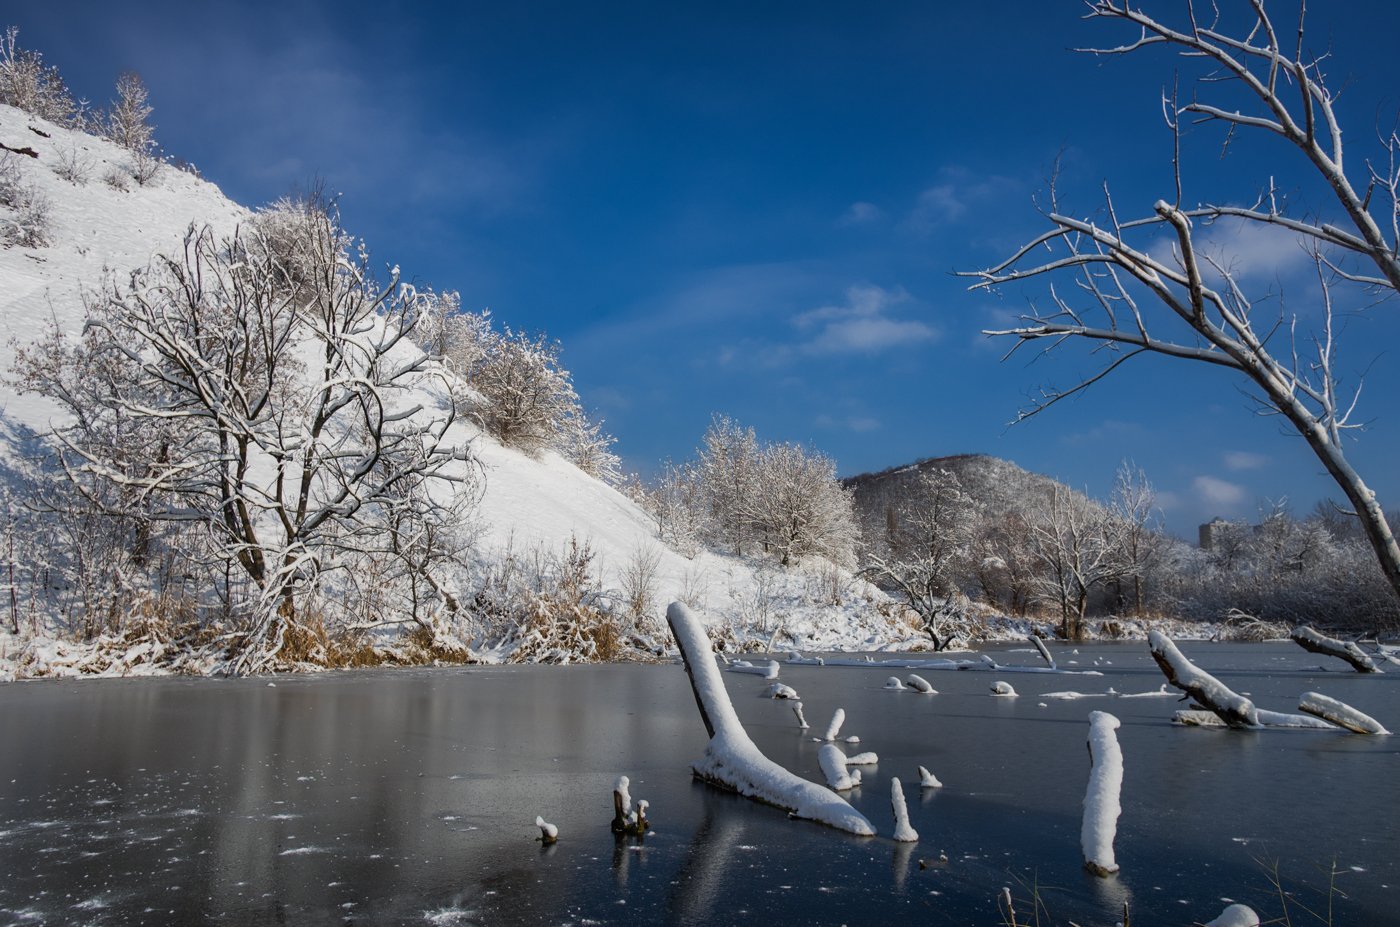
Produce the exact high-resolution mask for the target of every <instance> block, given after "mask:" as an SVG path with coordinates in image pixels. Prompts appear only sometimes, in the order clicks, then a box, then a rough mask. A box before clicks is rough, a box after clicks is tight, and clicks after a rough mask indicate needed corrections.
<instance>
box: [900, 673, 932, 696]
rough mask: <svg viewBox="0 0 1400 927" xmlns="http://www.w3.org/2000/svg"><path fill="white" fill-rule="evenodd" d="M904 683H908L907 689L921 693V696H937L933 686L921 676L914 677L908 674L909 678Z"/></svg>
mask: <svg viewBox="0 0 1400 927" xmlns="http://www.w3.org/2000/svg"><path fill="white" fill-rule="evenodd" d="M906 681H907V682H908V683H909V688H911V689H913V690H914V691H915V692H918V693H921V694H923V695H937V694H938V690H937V689H935V688H934V687H933V686H931V685H929V682H928V680H927V679H925V678H924V677H922V676H916V675H914V674H913V673H910V674H909V678H908V679H907V680H906Z"/></svg>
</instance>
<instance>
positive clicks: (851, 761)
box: [846, 752, 880, 766]
mask: <svg viewBox="0 0 1400 927" xmlns="http://www.w3.org/2000/svg"><path fill="white" fill-rule="evenodd" d="M878 762H880V757H879V756H877V755H876V754H874V753H870V752H866V753H857V754H855V755H854V756H848V757H846V765H847V766H874V765H875V764H876V763H878Z"/></svg>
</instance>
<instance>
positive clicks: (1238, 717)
mask: <svg viewBox="0 0 1400 927" xmlns="http://www.w3.org/2000/svg"><path fill="white" fill-rule="evenodd" d="M1147 644H1148V647H1149V648H1151V650H1152V659H1154V660H1156V661H1157V666H1158V667H1160V668H1161V670H1162V673H1163V675H1165V676H1166V677H1167V682H1169V683H1171V684H1172V685H1174V686H1176V687H1177V688H1178V689H1180V690H1181V691H1183V692H1185V693H1186V694H1187V695H1189V696H1190V697H1191V698H1193V699H1195V700H1196V701H1197V702H1199V703H1200V704H1201V705H1202V706H1204V707H1205V708H1208V709H1210V710H1211V711H1212V712H1214V713H1215V714H1216V715H1217V716H1218V717H1219V718H1220V720H1222V721H1224V722H1225V723H1226V724H1227V725H1229V726H1230V727H1245V728H1248V727H1258V726H1259V712H1258V710H1256V709H1255V707H1254V703H1253V702H1251V701H1250V700H1249V699H1247V698H1245V697H1244V696H1243V695H1240V694H1239V693H1237V692H1234V691H1233V690H1231V689H1230V687H1229V686H1227V685H1225V683H1223V682H1221V681H1220V680H1219V679H1216V678H1215V677H1214V676H1212V675H1211V674H1210V673H1207V672H1206V671H1205V670H1203V669H1201V668H1200V667H1198V666H1197V665H1196V664H1194V663H1192V662H1191V661H1190V660H1188V659H1186V655H1185V654H1183V653H1182V652H1181V651H1180V650H1178V649H1177V647H1176V644H1173V643H1172V641H1171V639H1170V638H1169V637H1167V636H1166V635H1165V634H1163V633H1162V632H1161V631H1153V632H1151V633H1150V634H1148V635H1147Z"/></svg>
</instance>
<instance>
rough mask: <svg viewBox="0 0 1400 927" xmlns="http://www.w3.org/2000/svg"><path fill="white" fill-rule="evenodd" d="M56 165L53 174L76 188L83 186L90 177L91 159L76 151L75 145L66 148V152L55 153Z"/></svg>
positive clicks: (60, 150)
mask: <svg viewBox="0 0 1400 927" xmlns="http://www.w3.org/2000/svg"><path fill="white" fill-rule="evenodd" d="M57 157H58V163H57V164H55V165H54V169H53V172H54V173H55V174H57V175H58V176H59V177H60V178H62V179H63V180H66V181H68V182H69V183H71V184H75V185H77V186H83V185H84V184H86V183H87V182H88V178H89V177H90V176H92V159H91V158H89V157H88V156H87V155H84V154H81V153H80V152H79V151H78V146H77V144H76V143H74V144H71V145H69V146H68V150H67V151H64V150H62V149H59V151H58V153H57Z"/></svg>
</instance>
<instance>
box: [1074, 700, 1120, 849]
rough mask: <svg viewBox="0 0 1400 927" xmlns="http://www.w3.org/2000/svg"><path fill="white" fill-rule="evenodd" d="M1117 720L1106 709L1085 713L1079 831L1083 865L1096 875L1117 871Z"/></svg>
mask: <svg viewBox="0 0 1400 927" xmlns="http://www.w3.org/2000/svg"><path fill="white" fill-rule="evenodd" d="M1116 730H1118V719H1117V718H1115V717H1114V716H1113V715H1111V714H1109V713H1108V712H1106V711H1093V712H1090V713H1089V787H1088V788H1087V789H1086V790H1085V792H1084V823H1083V825H1082V826H1081V828H1080V831H1079V842H1080V846H1081V847H1082V848H1083V850H1084V868H1085V869H1087V870H1089V871H1090V872H1092V873H1093V874H1094V875H1096V876H1108V875H1111V874H1112V873H1115V872H1117V871H1118V862H1117V860H1116V859H1114V856H1113V838H1114V837H1116V836H1117V834H1118V815H1119V814H1121V813H1122V810H1123V808H1122V805H1121V804H1120V802H1119V794H1120V793H1121V792H1122V789H1123V751H1122V750H1121V749H1120V748H1119V746H1118V735H1117V734H1115V733H1114V731H1116Z"/></svg>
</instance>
